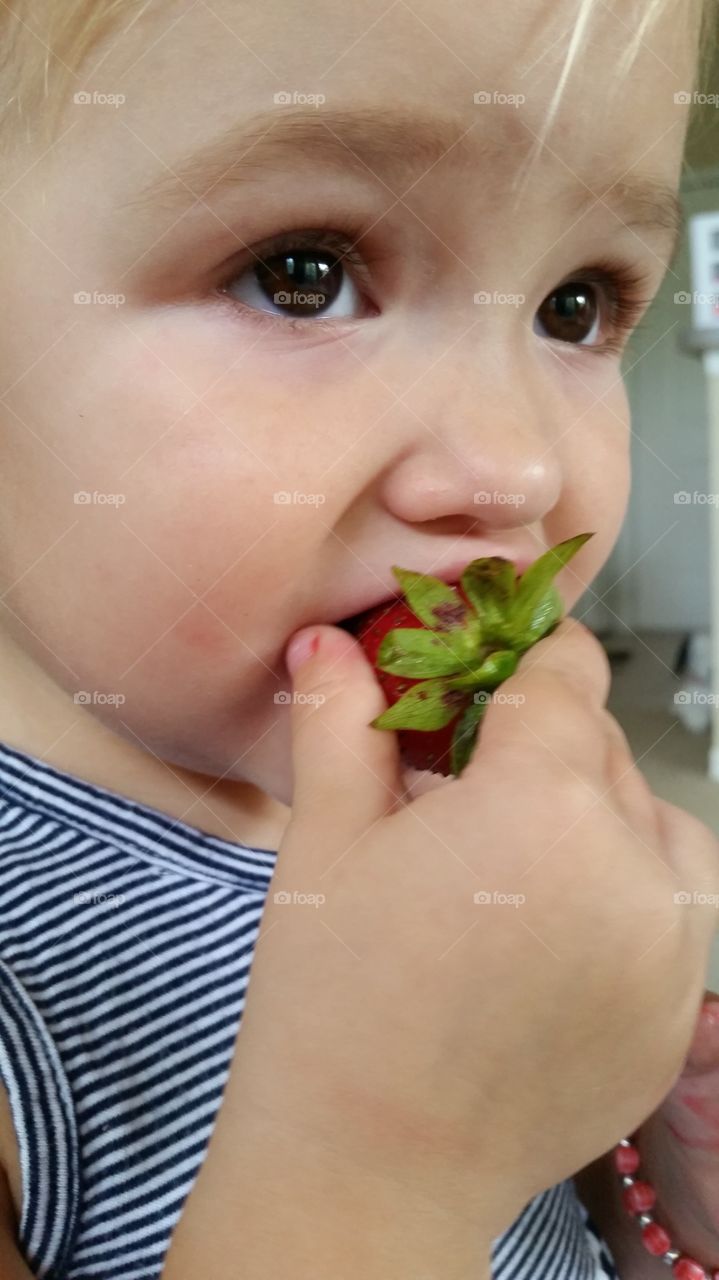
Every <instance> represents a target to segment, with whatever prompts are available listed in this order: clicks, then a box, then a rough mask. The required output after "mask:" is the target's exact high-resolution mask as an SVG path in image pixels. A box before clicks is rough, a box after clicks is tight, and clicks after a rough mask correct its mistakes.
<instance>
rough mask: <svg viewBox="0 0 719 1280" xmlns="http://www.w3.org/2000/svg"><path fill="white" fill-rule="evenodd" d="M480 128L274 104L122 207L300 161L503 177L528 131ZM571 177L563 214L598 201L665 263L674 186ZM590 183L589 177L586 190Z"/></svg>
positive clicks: (199, 194)
mask: <svg viewBox="0 0 719 1280" xmlns="http://www.w3.org/2000/svg"><path fill="white" fill-rule="evenodd" d="M478 123H479V120H477V121H474V122H473V121H469V122H468V121H467V120H466V119H463V118H461V117H455V116H452V117H441V116H435V115H426V114H422V113H419V112H417V111H416V110H415V109H412V110H410V109H406V108H405V109H402V108H394V109H392V110H380V109H378V108H373V107H366V108H357V109H354V110H349V109H347V110H331V111H321V110H318V109H317V108H310V109H309V110H308V109H306V108H294V109H289V108H287V107H280V108H276V109H275V110H274V111H265V112H261V113H259V114H257V115H255V116H252V117H251V118H250V120H249V121H247V120H246V121H242V122H240V123H237V124H233V125H231V126H230V127H229V128H228V129H227V130H226V131H225V132H224V133H222V134H221V135H220V136H219V137H218V138H216V139H215V140H213V141H212V142H211V143H209V144H207V145H206V146H205V147H203V148H201V149H200V150H199V151H197V152H194V153H192V154H191V155H189V156H186V157H184V158H182V159H181V160H179V161H177V162H176V163H175V164H174V165H173V167H172V171H171V172H170V173H167V174H162V175H161V176H160V177H159V178H157V179H155V180H154V181H152V182H151V183H150V184H149V185H148V186H146V187H144V188H143V189H142V191H141V192H140V193H139V194H138V195H137V196H136V197H134V198H132V199H131V200H129V201H127V203H126V206H124V207H141V208H142V207H154V206H158V205H159V206H162V207H163V208H167V209H169V210H173V209H174V208H176V207H177V206H178V205H186V204H187V203H188V202H193V201H194V200H197V199H202V200H207V199H208V197H211V196H214V195H217V194H218V193H224V192H226V191H227V190H228V189H230V190H231V189H232V188H234V187H242V186H245V185H246V184H248V183H252V182H256V181H259V180H260V179H261V178H264V177H267V176H271V175H274V176H277V175H280V176H282V175H284V174H285V173H286V172H287V169H288V166H289V167H293V168H300V167H301V165H302V163H306V162H307V161H308V160H314V161H315V162H316V163H319V164H322V166H323V167H324V168H326V169H336V170H337V171H339V172H341V173H343V174H347V173H359V174H360V175H364V176H365V177H366V176H367V174H368V173H370V174H372V175H375V172H376V176H378V177H379V174H381V173H382V172H384V173H386V174H389V175H391V177H392V180H393V184H395V185H396V183H397V182H398V181H405V180H406V181H408V182H411V181H412V180H413V179H417V178H421V177H422V176H423V175H424V174H426V173H427V171H428V170H429V169H431V168H432V167H433V166H434V165H436V164H437V163H438V162H439V161H441V160H442V159H444V157H445V156H447V157H449V160H450V162H451V163H452V165H453V166H454V167H455V168H457V169H458V170H462V169H465V168H467V167H472V168H476V167H477V165H478V164H483V163H484V164H488V165H490V164H491V165H493V166H495V167H498V166H502V167H503V168H505V169H506V170H507V171H508V172H509V173H511V172H512V170H513V169H514V168H515V167H516V164H517V161H518V159H519V158H520V157H521V156H522V155H523V154H524V153H525V152H526V153H528V152H529V150H530V147H531V143H532V140H533V138H534V135H533V134H532V132H531V131H530V130H529V129H525V128H524V126H523V125H522V124H521V120H520V119H519V117H517V116H516V114H515V115H514V118H512V116H511V115H508V116H507V117H505V123H506V126H507V136H506V137H505V138H504V139H501V140H500V139H497V138H491V137H488V136H486V135H485V134H476V127H477V125H478ZM475 134H476V136H473V135H475ZM577 181H578V182H579V184H580V187H581V188H582V189H580V190H579V191H577V189H576V188H574V187H572V188H571V191H570V192H569V195H568V196H567V197H566V207H567V209H568V210H569V211H573V212H576V213H578V214H579V213H580V212H581V211H582V210H583V209H585V208H587V207H589V206H591V205H592V203H593V202H595V201H601V202H604V203H605V204H606V205H608V206H609V207H610V208H612V209H613V210H614V211H615V212H616V213H617V214H618V215H619V217H620V218H621V220H622V221H623V222H624V223H625V225H626V226H628V227H630V228H634V227H638V228H644V229H646V230H654V231H660V232H665V233H667V235H669V236H671V240H670V248H671V253H672V257H673V255H674V253H675V252H676V249H677V248H678V245H679V241H680V239H681V236H682V233H683V231H684V227H685V220H684V213H683V209H682V205H681V201H680V199H679V196H678V194H677V192H676V190H675V189H674V188H673V187H671V186H669V185H668V184H666V183H664V182H661V181H658V180H656V179H651V178H645V177H642V178H640V177H634V178H633V177H631V176H628V175H622V177H620V178H618V179H614V180H612V177H611V176H607V177H606V178H603V179H602V181H601V183H600V187H603V188H604V189H603V190H601V189H599V190H592V189H591V188H590V184H589V183H584V182H583V181H582V179H580V178H577ZM596 185H597V178H596V175H594V181H593V183H592V184H591V186H596ZM392 194H394V191H393V192H392Z"/></svg>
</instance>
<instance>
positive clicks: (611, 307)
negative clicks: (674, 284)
mask: <svg viewBox="0 0 719 1280" xmlns="http://www.w3.org/2000/svg"><path fill="white" fill-rule="evenodd" d="M646 285H647V281H646V280H645V278H644V276H642V275H640V274H639V273H637V272H636V271H634V270H632V269H631V268H629V267H627V266H625V265H622V264H610V263H605V264H602V265H600V266H598V267H595V268H594V269H593V270H592V271H591V272H588V273H586V274H585V275H584V277H583V278H581V279H575V280H567V281H565V283H564V284H561V285H558V286H557V288H556V289H553V290H552V292H551V293H549V294H547V297H546V298H545V299H544V301H543V302H542V305H541V306H540V307H539V309H538V310H537V313H536V315H535V323H534V331H535V333H540V334H542V335H543V336H544V337H548V338H552V339H553V340H554V341H556V342H568V343H571V344H573V345H575V346H583V347H593V348H595V349H598V350H600V351H603V352H618V351H621V350H622V347H623V346H624V339H625V338H626V336H627V335H628V334H629V333H630V332H631V330H632V329H633V328H634V327H635V325H636V323H637V321H638V319H639V316H640V315H641V313H642V311H643V309H644V307H646V306H648V305H649V303H650V302H651V299H652V296H653V294H652V293H651V291H647V293H646V295H644V294H642V292H641V291H642V289H643V287H644V288H646Z"/></svg>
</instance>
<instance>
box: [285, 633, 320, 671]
mask: <svg viewBox="0 0 719 1280" xmlns="http://www.w3.org/2000/svg"><path fill="white" fill-rule="evenodd" d="M319 647H320V638H319V635H318V634H317V632H316V631H312V630H311V629H310V630H308V631H298V632H297V634H296V635H294V636H293V637H292V639H291V640H290V643H289V644H288V646H287V652H286V653H285V662H286V664H287V670H288V671H289V673H290V675H291V676H292V677H293V678H294V676H295V675H296V673H297V672H298V671H299V669H300V667H301V666H302V664H303V663H304V662H306V661H307V659H308V658H311V657H312V656H313V655H314V654H315V653H316V652H317V650H318V649H319Z"/></svg>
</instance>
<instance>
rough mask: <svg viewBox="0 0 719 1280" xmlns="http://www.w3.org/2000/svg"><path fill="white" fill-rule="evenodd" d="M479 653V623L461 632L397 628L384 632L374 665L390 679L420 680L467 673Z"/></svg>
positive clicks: (474, 623) (474, 620) (473, 622)
mask: <svg viewBox="0 0 719 1280" xmlns="http://www.w3.org/2000/svg"><path fill="white" fill-rule="evenodd" d="M478 652H479V623H478V622H477V620H476V618H475V619H473V620H472V621H471V622H470V624H469V626H468V627H467V628H465V629H463V630H461V631H425V630H423V629H422V628H419V627H418V628H416V629H415V628H413V627H398V628H396V629H395V630H394V631H388V632H387V635H386V636H384V637H383V639H382V643H381V644H380V647H379V650H378V653H377V658H376V663H375V665H376V666H377V667H379V669H380V671H387V672H389V673H390V675H395V676H409V677H410V679H412V680H422V679H425V678H426V677H428V676H448V675H454V674H455V673H456V672H459V671H468V670H469V669H470V664H471V663H472V662H476V660H477V656H478Z"/></svg>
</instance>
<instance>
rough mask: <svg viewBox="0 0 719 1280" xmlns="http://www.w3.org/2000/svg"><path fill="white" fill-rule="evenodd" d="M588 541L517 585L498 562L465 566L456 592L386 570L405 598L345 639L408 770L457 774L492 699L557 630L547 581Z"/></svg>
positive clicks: (507, 563)
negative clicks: (373, 680) (370, 679)
mask: <svg viewBox="0 0 719 1280" xmlns="http://www.w3.org/2000/svg"><path fill="white" fill-rule="evenodd" d="M591 537H593V534H591V533H581V534H578V535H577V537H575V538H568V539H567V540H566V541H565V542H560V543H558V545H557V546H556V547H553V548H552V549H551V550H550V551H547V552H545V553H544V555H542V556H540V557H539V559H538V560H535V561H534V563H533V564H532V565H530V566H529V568H528V569H526V570H525V572H524V573H523V574H521V576H519V577H517V575H516V571H515V567H514V565H513V564H512V561H511V560H505V559H504V558H503V557H501V556H484V557H482V558H481V559H478V560H472V561H470V563H469V564H468V565H467V566H466V568H465V569H464V570H463V572H462V574H461V576H460V580H459V582H458V583H446V582H442V581H441V580H440V579H439V578H433V577H432V576H431V575H429V574H422V573H413V572H412V571H411V570H409V569H401V568H400V567H399V566H398V565H393V566H392V572H393V573H394V575H395V577H396V578H397V581H398V582H399V585H400V588H401V591H402V596H403V597H404V599H402V598H401V597H398V598H397V599H394V600H391V601H389V603H387V604H384V605H379V606H377V607H376V608H374V609H368V610H366V611H365V612H364V613H362V614H360V615H358V617H357V618H356V619H355V620H353V621H352V624H351V630H352V632H353V634H354V635H356V637H357V639H358V640H359V641H360V643H361V645H362V647H363V649H364V651H365V653H366V654H367V657H368V658H369V660H370V662H371V663H372V664H373V666H374V667H375V670H376V671H377V676H378V679H379V682H380V684H381V686H382V689H383V691H384V694H385V696H386V698H387V702H388V704H389V706H388V708H387V710H386V711H383V712H382V714H381V715H380V716H377V718H376V719H375V720H373V721H372V725H373V726H374V727H375V728H377V729H395V730H398V731H399V745H400V752H401V756H402V760H403V762H404V763H405V764H406V765H410V766H412V767H414V768H415V769H430V770H432V772H434V773H441V774H445V775H455V776H459V774H461V773H462V770H463V769H464V767H465V766H466V764H467V762H468V761H469V759H470V757H471V755H472V752H473V750H474V747H475V744H476V741H477V737H478V734H479V726H480V722H481V720H482V716H483V715H484V712H485V711H486V708H487V706H488V704H489V702H490V701H491V697H492V691H493V690H494V689H496V688H498V686H499V685H500V684H501V683H502V681H504V680H506V679H508V677H509V676H511V675H512V674H513V672H514V671H515V669H516V667H517V664H518V662H519V659H520V657H521V655H522V654H523V653H525V652H526V650H527V649H530V648H531V646H532V645H533V644H536V642H537V641H538V640H541V639H542V637H543V636H546V635H549V634H550V632H551V631H553V630H554V628H555V627H556V626H557V625H558V624H559V622H560V621H561V618H562V615H563V605H562V600H561V597H560V595H559V592H558V591H557V589H556V587H555V586H554V585H553V579H554V577H555V576H556V574H557V573H558V572H559V570H560V569H562V568H563V567H564V565H566V564H567V563H568V561H569V560H570V559H571V558H572V556H573V555H575V553H576V552H577V551H579V549H580V547H582V546H583V545H584V543H585V542H587V541H588V539H589V538H591ZM418 622H419V623H420V626H419V627H418V626H417V623H418Z"/></svg>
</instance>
